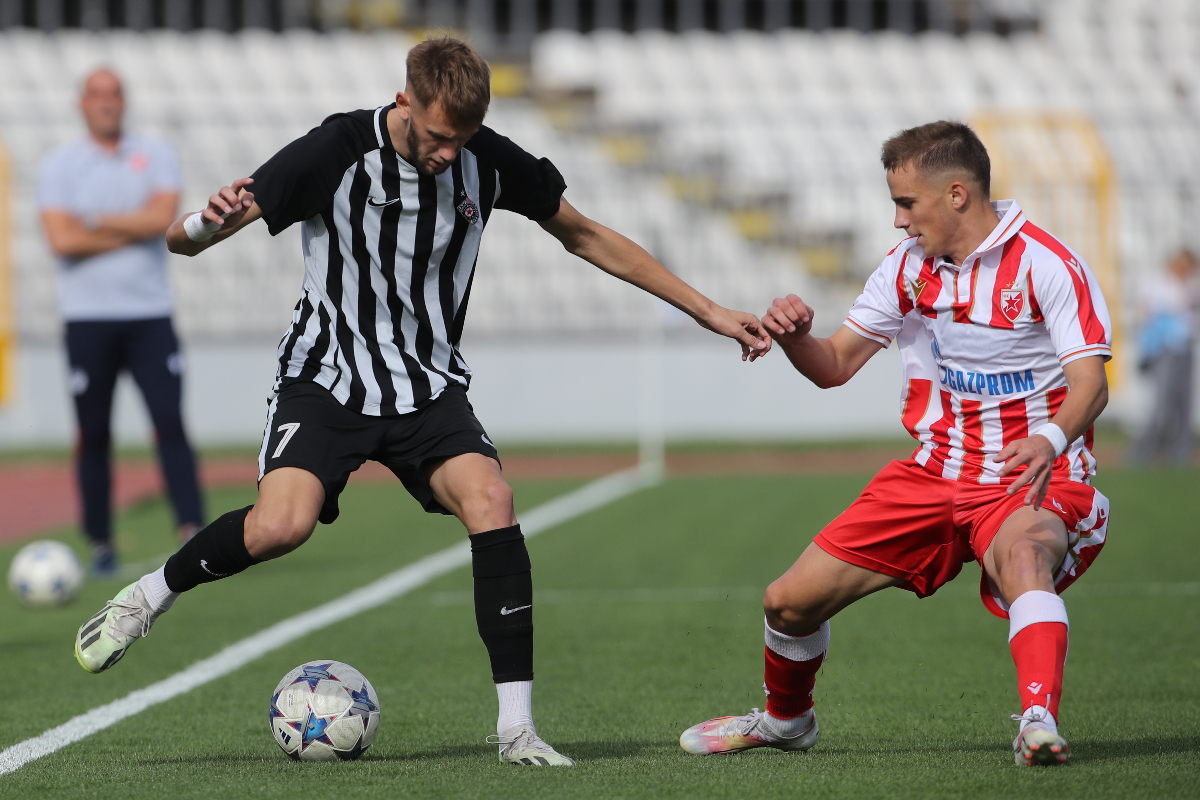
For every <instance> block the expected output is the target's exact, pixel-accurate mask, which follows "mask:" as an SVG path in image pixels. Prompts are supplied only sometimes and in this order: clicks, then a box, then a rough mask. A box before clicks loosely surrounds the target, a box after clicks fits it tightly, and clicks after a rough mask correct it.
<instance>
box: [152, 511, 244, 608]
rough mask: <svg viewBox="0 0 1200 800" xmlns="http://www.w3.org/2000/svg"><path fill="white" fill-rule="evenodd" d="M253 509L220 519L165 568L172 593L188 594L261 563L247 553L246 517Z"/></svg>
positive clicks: (184, 547) (174, 557)
mask: <svg viewBox="0 0 1200 800" xmlns="http://www.w3.org/2000/svg"><path fill="white" fill-rule="evenodd" d="M252 508H254V506H246V507H245V508H242V509H238V510H237V511H230V512H229V513H228V514H225V515H224V516H222V517H219V518H218V519H217V520H216V521H214V522H213V523H212V524H211V525H209V526H208V527H206V528H204V529H203V530H201V531H200V532H199V533H197V534H196V535H195V536H193V537H192V538H191V539H190V540H188V542H187V543H186V544H184V545H183V547H181V548H179V550H178V551H176V553H175V555H173V556H171V557H170V558H168V559H167V563H166V565H165V566H164V568H163V575H164V577H165V578H166V579H167V587H168V588H169V589H170V590H171V591H172V592H186V591H188V590H189V589H195V588H196V587H197V586H199V585H200V584H202V583H210V582H212V581H216V580H220V579H221V578H228V577H229V576H230V575H236V574H237V573H239V572H241V571H242V570H244V569H246V568H247V567H251V566H254V565H255V564H257V563H259V560H258V559H257V558H254V557H253V556H251V555H250V551H248V550H247V549H246V515H247V514H249V513H250V509H252Z"/></svg>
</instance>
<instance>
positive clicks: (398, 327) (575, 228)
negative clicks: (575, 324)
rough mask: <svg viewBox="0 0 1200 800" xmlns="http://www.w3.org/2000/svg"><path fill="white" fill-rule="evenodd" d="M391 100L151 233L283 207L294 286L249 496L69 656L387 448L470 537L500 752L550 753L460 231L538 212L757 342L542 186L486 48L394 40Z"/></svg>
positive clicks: (113, 605) (279, 541) (304, 519)
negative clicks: (251, 499) (403, 70)
mask: <svg viewBox="0 0 1200 800" xmlns="http://www.w3.org/2000/svg"><path fill="white" fill-rule="evenodd" d="M406 80H407V82H406V86H405V89H404V91H402V92H398V93H397V94H396V98H395V102H394V103H392V104H390V105H386V106H381V107H380V108H377V109H374V110H367V111H354V112H350V113H348V114H337V115H334V116H332V117H330V118H329V119H327V120H325V122H324V123H323V124H322V125H320V126H319V127H317V128H314V129H313V130H312V131H310V132H309V133H308V134H307V135H306V136H304V137H302V138H300V139H298V140H296V141H295V142H292V143H291V144H289V145H288V146H287V147H285V148H283V150H281V151H280V152H279V153H277V154H276V155H275V156H273V157H272V158H271V159H270V160H269V161H267V163H266V164H264V165H263V166H261V167H260V168H259V169H258V170H257V171H256V172H255V173H254V174H253V175H252V176H251V177H249V178H242V179H239V180H236V181H234V182H233V183H232V184H231V185H230V186H226V187H223V188H222V189H221V190H220V191H219V192H218V193H217V194H215V195H213V196H212V197H211V198H210V199H209V203H208V206H207V208H205V209H204V210H203V211H201V212H197V213H195V214H192V215H190V216H185V217H183V218H181V219H180V220H178V221H177V222H176V223H175V224H174V225H173V226H172V227H171V229H170V230H169V231H168V232H167V243H168V245H169V247H170V248H171V250H173V251H174V252H177V253H183V254H185V255H194V254H196V253H199V252H201V251H203V250H205V249H206V248H208V247H211V246H212V245H214V244H216V243H219V242H221V241H223V240H224V239H227V238H228V237H230V236H232V235H234V234H235V233H237V232H238V231H240V230H241V229H243V228H245V227H246V226H248V225H250V224H251V223H253V222H254V221H256V220H258V219H260V218H261V219H263V220H265V222H266V223H267V229H268V231H269V232H270V233H271V234H272V235H274V234H278V233H279V232H281V231H283V230H284V229H286V228H288V227H289V226H291V225H293V224H296V223H299V224H300V226H301V239H302V241H303V245H304V267H305V274H304V288H303V293H302V296H301V298H300V301H299V302H298V303H297V304H296V310H295V313H294V315H293V318H292V325H291V328H290V330H289V331H288V332H287V334H286V335H285V336H284V338H283V340H282V342H281V343H280V347H279V368H278V372H277V376H276V381H275V385H274V388H273V390H272V392H271V395H270V398H269V406H268V415H267V427H266V431H265V435H264V438H263V444H262V451H261V453H260V456H259V492H258V498H257V501H256V502H255V504H254V505H253V506H250V507H247V508H243V509H240V510H237V511H232V512H230V513H228V514H225V515H224V516H222V517H221V518H220V519H218V520H217V521H216V522H214V523H213V524H211V525H209V526H208V527H207V528H205V529H203V530H202V531H200V532H199V533H198V534H196V536H195V538H193V539H192V540H191V541H190V542H188V543H187V544H186V545H184V547H183V548H181V549H180V550H179V552H177V553H176V554H175V555H173V556H172V557H171V558H170V559H169V560H168V561H167V563H166V565H165V566H164V567H162V568H160V569H159V570H157V571H155V572H153V573H150V574H149V575H146V576H144V577H143V578H142V579H141V580H140V581H138V582H137V583H135V584H132V585H130V586H128V587H126V588H125V589H123V590H122V591H121V592H120V593H119V594H118V595H117V597H116V598H115V599H114V600H112V601H110V602H109V604H108V605H107V606H106V607H105V608H104V609H101V610H100V612H98V613H97V614H96V615H94V616H93V617H92V618H91V619H89V620H88V621H87V622H86V623H84V625H83V626H82V627H81V628H80V630H79V634H78V636H77V639H76V647H75V652H76V657H77V658H78V659H79V662H80V664H82V665H83V667H84V668H85V669H87V670H88V671H90V672H101V671H103V670H106V669H108V668H110V667H112V666H113V665H114V664H115V663H117V661H118V660H120V659H121V657H122V656H123V655H124V654H125V652H126V651H127V649H128V648H129V646H130V645H132V644H133V642H135V641H137V639H138V638H140V637H142V636H145V635H146V633H147V632H148V631H149V629H150V625H151V624H152V623H153V622H154V620H155V619H156V618H157V617H158V615H160V614H162V613H163V612H165V611H166V610H167V609H169V608H170V607H171V605H172V604H173V603H174V602H175V599H176V597H178V595H179V594H180V593H182V592H186V591H188V590H189V589H192V588H194V587H195V586H197V585H199V584H201V583H207V582H210V581H215V580H218V579H221V578H226V577H229V576H230V575H234V574H236V573H238V572H241V571H243V570H245V569H246V568H248V567H250V566H252V565H254V564H257V563H259V562H261V561H265V560H267V559H271V558H276V557H278V556H281V555H284V554H285V553H288V552H290V551H291V550H294V549H296V548H297V547H299V546H300V545H301V544H303V543H304V542H305V541H306V540H307V539H308V537H309V536H310V535H311V534H312V532H313V529H314V528H315V526H316V524H317V522H318V521H319V522H323V523H326V524H329V523H331V522H333V521H334V520H335V519H336V518H337V516H338V495H339V494H340V493H341V491H342V489H343V488H344V487H345V485H346V480H347V478H348V477H349V475H350V473H351V472H353V471H354V470H356V469H357V468H358V467H359V466H361V465H362V463H363V462H364V461H365V460H367V459H372V460H375V461H379V462H381V463H383V464H385V465H386V466H388V467H389V468H390V469H391V470H392V471H393V472H394V473H395V474H396V476H397V477H398V478H400V480H401V481H402V482H403V483H404V486H405V488H406V489H407V490H408V491H409V493H411V494H412V495H413V496H414V497H415V498H416V499H417V500H418V501H419V502H420V503H421V504H422V506H423V507H424V508H425V510H426V511H429V512H432V513H443V514H453V515H454V516H456V517H458V518H459V520H461V521H462V523H463V525H464V526H465V527H466V529H467V533H468V534H469V539H470V542H471V551H472V572H473V575H474V579H475V617H476V621H477V624H478V628H479V633H480V636H481V638H482V639H483V642H484V644H485V646H486V648H487V650H488V654H489V657H490V659H491V667H492V678H493V680H494V681H495V683H496V691H497V696H498V700H499V706H500V713H499V716H498V721H497V725H496V733H497V739H496V740H493V741H498V744H499V753H500V760H501V761H507V762H510V763H514V764H525V765H532V766H552V765H563V766H570V765H573V764H574V761H572V760H571V759H570V758H568V757H567V756H564V755H561V754H560V753H558V752H556V751H555V750H554V749H553V748H552V747H550V746H549V745H548V744H546V743H545V742H544V741H542V739H540V738H539V737H538V735H537V732H536V729H535V728H534V725H533V718H532V710H531V708H532V707H531V692H532V681H533V587H532V581H531V576H530V562H529V554H528V552H527V550H526V548H525V542H524V537H523V536H522V534H521V528H520V525H519V524H518V523H517V518H516V515H515V513H514V511H513V503H512V490H511V489H510V488H509V486H508V484H507V482H506V481H505V480H504V476H503V474H502V473H501V469H500V463H499V456H498V454H497V452H496V448H495V447H494V446H493V444H492V442H491V440H490V439H489V438H488V436H487V433H486V432H485V431H484V429H483V426H482V425H481V424H480V423H479V421H478V420H477V419H476V418H475V414H474V412H473V410H472V408H471V404H470V403H469V402H468V401H467V387H468V386H469V384H470V379H471V371H470V369H469V368H468V367H467V363H466V361H465V360H464V359H463V357H462V354H461V353H460V352H459V339H460V338H461V336H462V331H463V322H464V318H465V314H466V309H467V300H468V297H469V295H470V292H471V279H472V276H473V274H474V270H475V262H476V258H477V255H478V252H479V243H480V238H481V237H482V235H483V231H484V228H485V226H486V225H487V223H488V220H489V219H490V217H491V215H492V214H493V213H495V211H496V210H497V209H502V210H507V211H512V212H515V213H518V214H521V215H523V216H525V217H527V218H529V219H531V220H533V221H535V222H538V223H539V224H540V225H541V226H542V227H543V228H544V229H545V230H546V231H547V232H549V233H550V234H551V235H553V236H555V237H556V238H557V239H559V241H560V242H562V244H563V246H564V247H565V248H566V249H567V250H568V251H570V252H572V253H574V254H575V255H577V256H579V257H581V258H583V259H584V260H586V261H589V262H591V263H592V264H594V265H595V266H597V267H599V268H600V269H602V270H604V271H605V272H608V273H610V274H612V275H614V276H616V277H618V278H621V279H623V280H626V281H628V282H630V283H632V284H634V285H636V286H638V287H640V288H642V289H644V290H646V291H648V292H651V293H652V294H654V295H657V296H658V297H660V298H662V299H663V300H665V301H667V302H669V303H671V304H673V305H675V306H676V307H678V308H679V309H681V310H683V311H684V312H686V313H688V314H689V315H691V316H692V317H693V318H694V319H695V320H696V321H697V322H698V323H699V324H700V325H702V326H704V327H706V328H708V329H709V330H712V331H715V332H716V333H719V334H722V335H724V336H728V337H730V338H733V339H735V340H737V341H738V342H740V343H741V345H742V357H743V358H744V359H749V360H754V359H756V358H758V357H759V356H761V355H763V354H765V353H766V352H767V351H768V349H769V347H770V338H769V337H768V336H766V335H765V334H764V333H763V331H762V326H761V323H760V321H759V320H758V318H757V317H755V316H754V315H752V314H748V313H744V312H740V311H730V310H728V309H725V308H722V307H720V306H718V305H717V304H716V303H713V302H712V301H711V300H709V299H708V298H706V297H704V296H703V295H701V294H700V293H699V292H697V291H696V290H695V289H693V288H692V287H690V286H688V285H687V284H686V283H684V282H683V281H681V280H680V279H679V278H677V277H675V276H674V275H672V274H671V273H670V272H669V271H667V270H666V269H665V268H664V267H663V266H662V265H661V264H659V263H658V262H657V261H656V260H655V259H654V258H653V257H651V256H650V254H649V253H647V252H646V251H645V250H643V249H642V248H640V247H638V246H637V245H636V244H634V243H633V242H631V241H629V240H628V239H626V238H625V237H623V236H621V235H620V234H617V233H615V232H614V231H611V230H609V229H608V228H605V227H604V226H602V225H599V224H597V223H595V222H593V221H592V220H589V219H587V218H586V217H584V216H583V215H581V214H580V213H579V212H578V211H576V210H575V209H574V208H572V207H571V205H570V203H568V202H567V201H566V199H564V198H563V191H564V190H565V188H566V183H565V182H564V181H563V178H562V176H561V175H560V174H559V172H558V170H557V169H555V167H554V165H553V164H551V163H550V162H549V161H547V160H546V159H541V160H539V159H537V158H534V157H533V156H531V155H529V154H528V153H526V152H525V151H524V150H522V149H521V148H519V147H518V146H517V145H515V144H514V143H513V142H511V141H509V140H508V139H506V138H504V137H503V136H501V135H500V134H498V133H496V132H495V131H493V130H491V129H490V128H487V127H485V126H483V124H482V123H483V118H484V115H485V114H486V112H487V109H488V104H489V102H490V99H491V95H490V88H489V87H490V71H489V69H488V66H487V63H486V62H485V61H484V60H483V58H482V57H481V56H480V55H479V54H478V53H476V52H475V50H473V49H472V48H471V47H470V46H469V45H467V44H466V43H464V42H461V41H458V40H455V39H450V38H443V39H434V40H429V41H426V42H423V43H422V44H419V45H417V46H416V47H415V48H413V49H412V51H410V52H409V54H408V60H407V79H406Z"/></svg>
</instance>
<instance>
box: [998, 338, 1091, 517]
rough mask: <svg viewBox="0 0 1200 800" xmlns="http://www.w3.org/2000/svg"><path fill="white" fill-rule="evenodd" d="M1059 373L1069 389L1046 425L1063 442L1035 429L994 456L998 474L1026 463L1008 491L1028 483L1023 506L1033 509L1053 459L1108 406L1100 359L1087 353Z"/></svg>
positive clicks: (1047, 484) (1042, 495)
mask: <svg viewBox="0 0 1200 800" xmlns="http://www.w3.org/2000/svg"><path fill="white" fill-rule="evenodd" d="M1063 375H1065V376H1066V378H1067V386H1069V387H1070V391H1069V392H1067V399H1066V400H1064V401H1063V404H1062V405H1061V406H1059V409H1058V413H1057V414H1055V415H1054V418H1053V419H1051V420H1050V424H1051V425H1056V426H1058V429H1059V430H1060V431H1061V432H1062V434H1061V435H1062V437H1063V439H1065V441H1059V442H1058V444H1055V443H1054V442H1052V441H1051V439H1053V438H1057V437H1058V436H1059V434H1057V433H1055V432H1053V431H1046V433H1045V434H1039V433H1036V432H1035V433H1034V434H1033V435H1032V436H1029V437H1027V438H1025V439H1018V440H1017V441H1015V442H1012V443H1011V444H1009V445H1008V447H1006V448H1004V449H1003V450H1001V451H1000V453H999V454H998V455H997V456H996V460H997V461H1002V462H1004V467H1003V468H1002V469H1001V470H1000V475H1001V477H1003V476H1005V475H1008V474H1010V473H1011V472H1012V471H1013V470H1015V469H1016V468H1017V467H1019V466H1021V465H1023V464H1024V465H1028V468H1027V469H1026V470H1025V471H1024V472H1022V473H1021V474H1020V475H1019V476H1018V477H1017V479H1016V480H1015V481H1013V482H1012V484H1011V485H1010V486H1009V487H1008V493H1009V495H1015V494H1016V493H1017V492H1019V491H1020V490H1021V487H1023V486H1025V485H1026V484H1028V486H1029V488H1028V489H1027V490H1026V492H1025V505H1027V506H1028V505H1032V506H1033V507H1034V508H1041V507H1042V501H1043V500H1045V499H1046V492H1048V491H1049V490H1050V473H1051V471H1052V469H1051V468H1052V467H1053V466H1054V459H1056V458H1057V457H1058V455H1059V454H1060V453H1061V452H1062V450H1063V449H1065V448H1066V447H1067V446H1068V445H1069V444H1070V443H1071V442H1073V441H1075V440H1076V439H1078V438H1079V437H1080V436H1082V435H1083V434H1084V433H1085V432H1086V431H1087V429H1088V428H1090V427H1092V424H1093V423H1094V422H1095V421H1096V418H1097V417H1099V416H1100V412H1101V411H1103V410H1104V407H1105V406H1106V405H1108V376H1107V375H1106V374H1105V373H1104V359H1103V358H1101V357H1100V356H1089V357H1087V358H1080V359H1078V360H1076V361H1072V362H1071V363H1069V364H1065V365H1064V366H1063Z"/></svg>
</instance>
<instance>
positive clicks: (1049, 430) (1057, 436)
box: [1031, 422, 1067, 458]
mask: <svg viewBox="0 0 1200 800" xmlns="http://www.w3.org/2000/svg"><path fill="white" fill-rule="evenodd" d="M1031 435H1033V436H1045V437H1046V438H1047V439H1049V440H1050V444H1052V445H1054V457H1055V458H1058V457H1059V456H1061V455H1062V454H1063V452H1064V451H1065V450H1066V449H1067V435H1066V434H1065V433H1063V431H1062V428H1060V427H1058V426H1057V425H1055V424H1054V423H1053V422H1047V423H1046V424H1045V425H1043V426H1042V427H1040V428H1038V429H1037V430H1036V431H1034V432H1033V433H1032V434H1031Z"/></svg>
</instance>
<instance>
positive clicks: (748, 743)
mask: <svg viewBox="0 0 1200 800" xmlns="http://www.w3.org/2000/svg"><path fill="white" fill-rule="evenodd" d="M808 713H809V714H811V715H812V723H811V724H810V725H809V726H808V728H807V729H805V730H804V732H803V733H801V734H799V735H798V736H793V737H792V738H790V739H788V738H785V737H783V736H777V735H776V734H775V733H774V732H772V731H771V730H769V729H768V728H767V727H766V726H765V725H764V724H763V722H764V720H763V717H765V716H766V714H764V713H763V712H762V711H759V710H758V709H757V708H753V709H751V710H750V713H749V714H744V715H742V716H740V717H717V718H716V719H710V720H708V721H707V722H701V723H700V724H699V725H693V726H692V727H690V728H688V729H687V730H686V731H684V732H683V734H682V735H680V737H679V746H680V747H682V748H683V749H684V750H686V751H687V752H689V753H695V754H696V755H698V756H712V755H717V754H718V753H740V752H741V751H743V750H750V749H753V748H755V747H774V748H775V749H776V750H783V751H785V752H792V753H794V752H804V751H805V750H808V749H809V748H810V747H812V746H813V745H814V744H816V743H817V736H818V735H819V734H820V732H821V729H820V728H819V727H817V714H816V712H815V711H809V712H808Z"/></svg>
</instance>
